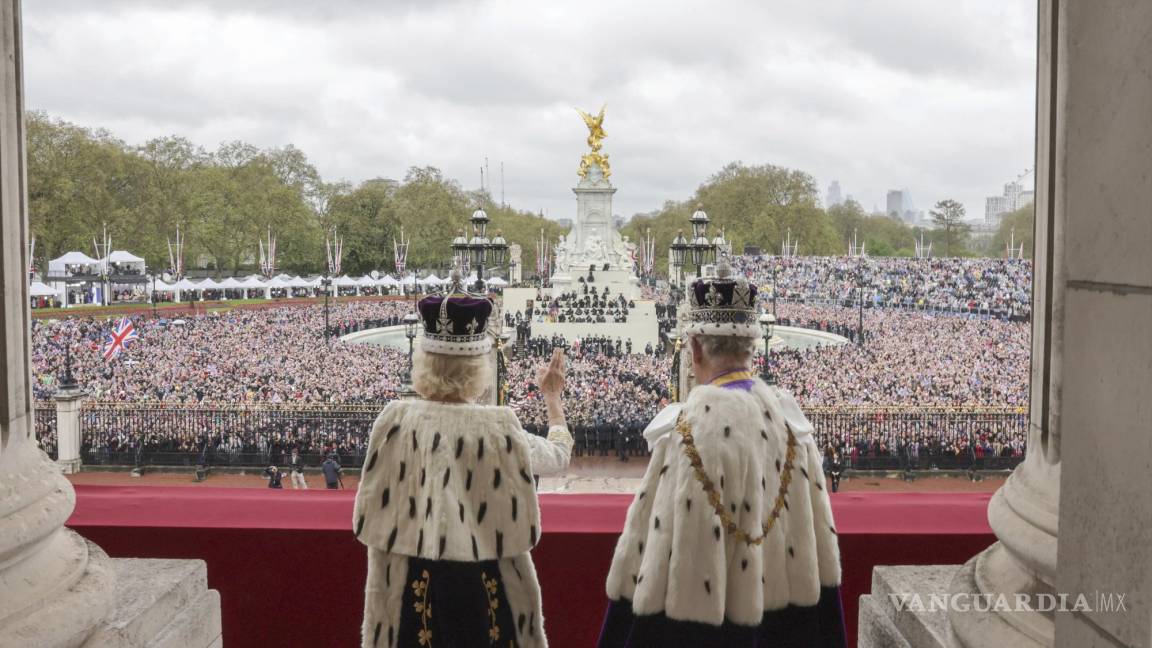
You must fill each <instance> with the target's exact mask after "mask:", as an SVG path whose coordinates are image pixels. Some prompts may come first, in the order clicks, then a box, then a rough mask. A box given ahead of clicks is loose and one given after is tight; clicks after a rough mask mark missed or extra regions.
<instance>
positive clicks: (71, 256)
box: [48, 252, 100, 274]
mask: <svg viewBox="0 0 1152 648" xmlns="http://www.w3.org/2000/svg"><path fill="white" fill-rule="evenodd" d="M70 265H82V266H99V265H100V262H99V261H98V260H96V259H93V258H92V257H90V256H88V255H87V254H84V253H83V252H68V253H67V254H64V255H63V256H60V257H57V258H55V259H52V260H51V261H49V262H48V272H49V273H50V274H64V273H65V266H70Z"/></svg>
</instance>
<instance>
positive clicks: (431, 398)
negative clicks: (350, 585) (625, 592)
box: [352, 293, 572, 648]
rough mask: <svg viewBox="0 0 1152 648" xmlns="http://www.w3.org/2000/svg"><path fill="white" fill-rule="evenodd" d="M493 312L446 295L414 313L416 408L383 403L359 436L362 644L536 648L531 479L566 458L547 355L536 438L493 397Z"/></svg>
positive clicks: (558, 382)
mask: <svg viewBox="0 0 1152 648" xmlns="http://www.w3.org/2000/svg"><path fill="white" fill-rule="evenodd" d="M492 308H493V307H492V303H491V302H490V301H488V299H486V298H484V297H479V296H473V295H468V294H462V293H457V294H453V295H450V296H431V297H426V298H425V299H423V300H421V301H420V303H419V311H420V317H421V319H422V320H423V324H424V331H423V336H422V337H421V340H420V345H419V350H418V351H417V352H416V355H415V356H414V358H413V372H412V385H413V388H414V389H415V391H416V392H417V393H418V394H419V396H420V398H419V399H417V400H410V401H394V402H392V403H389V404H388V406H387V407H385V408H384V411H383V412H381V413H380V416H379V417H378V418H377V419H376V422H375V424H374V425H373V428H372V434H371V438H370V440H369V444H368V450H367V457H368V458H367V460H366V461H365V463H364V469H363V472H362V475H361V481H360V489H359V492H358V493H357V496H356V506H355V511H354V513H353V520H352V522H353V528H354V530H355V533H356V537H357V538H358V539H359V540H360V541H361V542H363V543H364V544H365V545H367V546H368V579H367V584H366V587H365V599H364V622H363V626H362V645H363V646H376V647H381V648H384V647H405V648H407V647H409V646H417V647H421V646H426V647H428V648H433V647H441V646H444V647H451V648H467V647H471V646H509V645H517V646H546V645H547V639H546V638H545V635H544V619H543V617H542V616H541V611H540V588H539V584H538V583H537V580H536V571H535V569H534V567H533V565H532V558H531V556H530V555H529V553H528V552H529V550H530V549H531V548H532V547H533V545H535V544H536V541H537V540H538V539H539V537H540V512H539V508H538V506H537V500H536V490H535V483H534V479H533V475H539V474H546V473H549V472H555V471H559V470H562V469H564V468H565V467H566V466H567V465H568V459H569V456H570V453H571V448H572V437H571V435H570V434H569V432H568V428H567V425H566V423H565V420H564V414H563V408H562V405H561V393H562V392H563V389H564V379H565V376H564V357H563V355H562V354H561V352H560V351H557V352H556V353H555V355H553V357H552V360H551V362H550V363H549V364H548V365H547V366H546V367H544V368H543V369H542V370H541V371H540V374H539V376H538V380H537V382H538V384H539V386H540V391H541V393H542V395H543V398H544V401H545V404H546V407H547V410H548V418H549V431H548V436H547V438H546V439H545V438H541V437H536V436H533V435H531V434H528V433H527V432H525V431H524V430H523V428H522V427H521V425H520V422H519V421H518V420H517V418H516V415H515V414H514V413H513V412H512V410H511V409H509V408H507V407H496V406H489V405H480V404H478V403H477V401H478V400H479V399H480V398H481V397H482V396H483V395H484V394H486V393H487V392H488V390H490V389H493V388H494V380H493V376H492V375H491V365H492V363H491V359H490V357H489V351H490V350H491V348H492V336H491V335H490V333H489V332H488V330H487V324H488V319H489V316H490V315H491V313H492Z"/></svg>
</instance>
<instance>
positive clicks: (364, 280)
mask: <svg viewBox="0 0 1152 648" xmlns="http://www.w3.org/2000/svg"><path fill="white" fill-rule="evenodd" d="M356 283H358V284H360V285H361V286H364V287H366V288H375V287H376V280H375V279H373V278H372V277H371V275H364V276H363V277H360V280H359V281H357V282H356Z"/></svg>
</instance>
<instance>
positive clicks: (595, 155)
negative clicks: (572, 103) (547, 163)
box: [576, 104, 612, 179]
mask: <svg viewBox="0 0 1152 648" xmlns="http://www.w3.org/2000/svg"><path fill="white" fill-rule="evenodd" d="M607 107H608V104H604V105H603V106H600V113H599V114H597V115H595V116H593V115H590V114H588V113H586V112H584V111H583V110H580V109H579V108H577V109H576V112H578V113H580V117H582V118H583V119H584V123H585V124H586V125H587V126H588V148H590V149H592V150H591V151H590V152H588V153H585V154H584V155H582V156H581V157H580V170H579V171H577V173H578V174H579V175H580V177H581V178H586V177H588V171H589V170H591V169H592V165H596V166H598V167H600V172H601V173H602V174H603V176H604V178H605V179H607V178H608V176H610V175H612V168H611V167H610V166H608V155H607V154H606V153H601V152H600V147H601V144H600V142H601V140H603V139H604V138H605V137H608V134H607V133H605V132H604V109H605V108H607Z"/></svg>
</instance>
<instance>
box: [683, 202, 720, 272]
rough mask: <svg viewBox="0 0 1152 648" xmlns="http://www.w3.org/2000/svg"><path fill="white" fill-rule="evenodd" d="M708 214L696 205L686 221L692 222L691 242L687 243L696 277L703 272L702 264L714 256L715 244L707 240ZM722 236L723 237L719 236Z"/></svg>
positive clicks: (708, 261)
mask: <svg viewBox="0 0 1152 648" xmlns="http://www.w3.org/2000/svg"><path fill="white" fill-rule="evenodd" d="M709 220H710V219H709V218H708V214H706V213H705V212H704V209H703V208H701V207H697V208H696V211H695V212H693V214H692V217H691V218H689V219H688V222H689V223H691V224H692V242H690V243H688V250H689V251H690V252H691V253H692V263H695V264H696V278H697V279H699V278H700V277H701V276H703V274H704V265H705V264H707V263H710V262H712V261H714V260H715V258H716V249H717V248H716V246H715V245H714V244H713V243H712V242H711V241H709V240H708V222H709ZM721 238H723V237H721Z"/></svg>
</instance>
